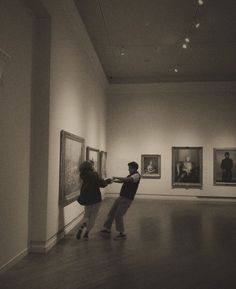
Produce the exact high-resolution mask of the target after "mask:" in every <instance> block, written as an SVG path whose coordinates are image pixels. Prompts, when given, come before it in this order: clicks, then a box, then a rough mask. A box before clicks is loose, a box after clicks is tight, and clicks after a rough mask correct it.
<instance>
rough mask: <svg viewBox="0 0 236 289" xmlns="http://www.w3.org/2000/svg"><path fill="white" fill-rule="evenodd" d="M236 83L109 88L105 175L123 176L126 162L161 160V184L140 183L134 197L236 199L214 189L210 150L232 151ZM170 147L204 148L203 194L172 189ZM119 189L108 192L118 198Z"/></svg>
mask: <svg viewBox="0 0 236 289" xmlns="http://www.w3.org/2000/svg"><path fill="white" fill-rule="evenodd" d="M235 94H236V83H235V82H222V83H221V82H218V83H214V82H212V83H211V82H210V83H207V82H206V83H175V84H174V83H163V84H147V85H142V84H139V85H134V84H126V85H118V84H116V85H111V86H110V88H109V100H108V118H107V124H108V127H107V135H108V139H107V150H108V173H109V175H111V176H113V175H115V176H117V175H121V176H124V175H127V174H128V170H127V169H128V167H127V163H128V162H129V161H132V160H135V161H137V162H138V163H139V164H141V154H160V155H161V178H160V179H142V181H141V184H140V188H139V190H138V195H140V196H145V197H155V196H158V195H159V196H160V195H164V196H167V195H168V196H177V195H178V196H217V197H220V196H222V197H236V188H235V186H234V187H232V186H214V185H213V148H221V147H223V148H225V147H230V148H232V147H236V130H235V123H236V114H235V112H234V109H235V105H236V98H235ZM172 146H194V147H196V146H197V147H198V146H202V147H203V187H202V189H196V188H195V189H192V188H189V189H186V188H172ZM119 189H120V185H118V184H113V185H112V186H110V187H109V194H111V195H112V194H117V193H118V192H119Z"/></svg>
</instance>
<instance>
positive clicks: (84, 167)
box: [79, 161, 93, 174]
mask: <svg viewBox="0 0 236 289" xmlns="http://www.w3.org/2000/svg"><path fill="white" fill-rule="evenodd" d="M92 170H93V163H92V162H91V161H84V162H82V164H81V165H80V166H79V171H80V174H83V173H84V172H87V171H92Z"/></svg>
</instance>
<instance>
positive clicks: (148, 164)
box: [141, 155, 161, 179]
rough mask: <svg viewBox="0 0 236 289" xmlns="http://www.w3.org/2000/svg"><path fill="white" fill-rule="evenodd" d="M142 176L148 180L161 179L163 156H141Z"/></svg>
mask: <svg viewBox="0 0 236 289" xmlns="http://www.w3.org/2000/svg"><path fill="white" fill-rule="evenodd" d="M141 176H142V178H146V179H159V178H160V177H161V156H160V155H141Z"/></svg>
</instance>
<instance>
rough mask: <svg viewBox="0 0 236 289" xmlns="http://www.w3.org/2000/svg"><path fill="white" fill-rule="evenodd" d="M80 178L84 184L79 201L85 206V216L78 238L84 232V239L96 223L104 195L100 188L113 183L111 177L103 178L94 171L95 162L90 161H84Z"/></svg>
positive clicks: (80, 169) (80, 168)
mask: <svg viewBox="0 0 236 289" xmlns="http://www.w3.org/2000/svg"><path fill="white" fill-rule="evenodd" d="M79 171H80V178H81V179H82V186H81V189H80V195H79V198H78V202H79V203H80V204H81V205H83V206H85V211H84V217H83V219H82V221H81V225H80V227H79V230H78V232H77V235H76V238H77V239H80V238H81V237H82V233H83V232H84V234H83V238H84V239H88V237H89V232H90V230H91V229H92V228H93V226H94V224H95V220H96V217H97V214H98V211H99V208H100V205H101V201H102V195H101V191H100V188H104V187H106V186H107V185H108V184H111V182H112V180H111V179H106V180H104V179H101V178H100V177H99V175H98V173H97V172H95V171H94V167H93V163H92V162H90V161H85V162H83V163H82V164H81V165H80V167H79Z"/></svg>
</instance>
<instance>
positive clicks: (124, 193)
mask: <svg viewBox="0 0 236 289" xmlns="http://www.w3.org/2000/svg"><path fill="white" fill-rule="evenodd" d="M128 169H129V175H128V176H127V177H125V178H121V177H113V181H114V182H116V183H123V185H122V187H121V190H120V196H119V197H118V198H117V199H116V200H115V202H114V204H113V206H112V207H111V209H110V212H109V213H108V216H107V220H106V221H105V223H104V228H103V229H102V230H101V233H104V234H109V233H111V226H112V223H113V221H114V220H115V223H116V230H117V231H118V232H119V234H118V235H117V236H116V237H115V238H114V240H121V239H125V238H126V234H125V233H124V221H123V217H124V215H125V213H126V212H127V210H128V208H129V207H130V205H131V203H132V201H133V200H134V197H135V194H136V192H137V190H138V186H139V183H140V178H141V176H140V174H139V172H138V171H137V170H138V164H137V163H136V162H130V163H128Z"/></svg>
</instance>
